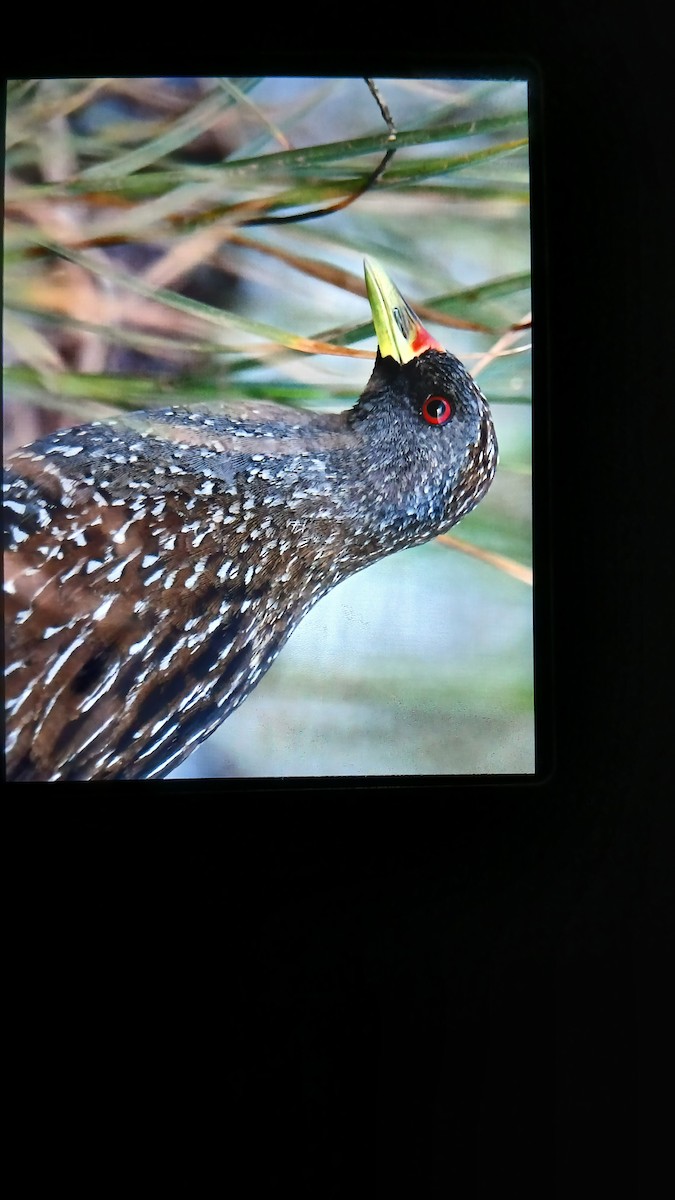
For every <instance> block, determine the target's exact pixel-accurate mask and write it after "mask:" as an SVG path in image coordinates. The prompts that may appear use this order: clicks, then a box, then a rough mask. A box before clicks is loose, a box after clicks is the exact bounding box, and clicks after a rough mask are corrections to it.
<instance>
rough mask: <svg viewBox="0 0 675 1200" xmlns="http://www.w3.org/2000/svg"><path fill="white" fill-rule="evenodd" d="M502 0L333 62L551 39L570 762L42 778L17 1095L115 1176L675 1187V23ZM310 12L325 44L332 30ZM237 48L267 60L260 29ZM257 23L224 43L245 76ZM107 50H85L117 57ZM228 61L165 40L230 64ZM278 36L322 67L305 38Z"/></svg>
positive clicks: (552, 319) (437, 64)
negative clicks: (673, 404)
mask: <svg viewBox="0 0 675 1200" xmlns="http://www.w3.org/2000/svg"><path fill="white" fill-rule="evenodd" d="M544 8H545V11H544ZM379 15H380V17H381V14H379ZM479 15H480V17H481V20H480V21H478V19H477V15H476V14H474V15H473V18H472V17H470V18H468V19H467V20H466V22H464V21H463V19H462V15H461V14H460V13H454V12H453V13H451V12H449V11H447V10H444V11H443V16H442V20H441V19H440V18H439V17H438V16H437V15H435V14H432V13H429V14H419V13H418V14H415V13H408V14H407V17H406V20H405V21H404V22H403V24H404V26H405V28H404V29H403V30H402V31H401V39H400V40H401V43H404V44H403V45H402V46H401V52H400V54H399V55H398V56H397V54H396V52H395V51H392V49H391V48H390V47H389V48H387V47H385V46H384V45H382V42H381V40H380V42H379V50H377V51H375V52H373V51H372V49H370V47H371V46H372V44H374V45H375V46H377V45H378V42H377V39H376V40H375V42H374V43H369V42H368V41H367V38H366V35H365V30H362V29H360V28H359V29H358V30H357V27H356V26H355V25H354V24H353V22H352V21H350V18H349V16H348V15H347V14H346V13H344V12H341V13H340V14H337V15H335V14H334V16H335V21H334V23H333V21H331V23H330V25H327V26H326V27H325V28H324V33H323V35H322V36H323V37H324V38H326V39H328V38H329V37H330V39H331V43H332V44H331V48H330V53H329V54H327V55H326V60H325V61H324V58H322V56H321V45H320V44H319V43H320V42H321V41H322V37H319V36H318V34H317V37H316V38H315V37H314V35H313V34H312V53H313V54H314V56H315V59H314V63H315V67H314V69H316V73H317V74H318V73H324V72H326V71H327V70H329V69H330V67H329V61H330V60H331V59H333V58H335V56H337V61H336V62H335V67H336V69H339V70H340V71H341V72H344V71H345V69H347V68H349V69H351V70H354V71H355V72H358V73H362V72H363V73H368V74H373V75H375V76H377V75H378V74H379V75H383V74H394V73H396V74H400V73H404V72H406V71H407V72H409V73H412V72H416V71H421V70H423V69H424V70H427V71H429V72H438V71H439V70H447V71H448V72H451V71H453V70H455V69H457V66H458V65H461V63H462V59H461V54H460V53H459V52H460V50H461V49H462V48H463V47H470V48H471V50H472V51H475V50H476V48H478V49H479V51H480V56H479V59H478V61H477V63H476V65H477V66H479V67H480V69H481V70H483V71H484V70H485V66H486V65H488V66H489V62H490V58H489V53H490V52H491V53H493V54H494V55H495V61H496V60H497V58H499V59H500V60H503V59H504V58H505V57H507V56H508V55H509V54H511V53H514V52H515V53H517V54H518V55H522V54H523V52H525V53H526V54H529V55H531V57H532V60H533V61H534V63H535V65H536V66H537V67H538V69H539V70H540V71H541V79H542V115H543V123H542V126H541V129H540V135H541V137H540V143H539V149H540V151H542V152H543V154H542V158H540V159H539V160H538V163H539V168H538V169H539V170H540V176H539V185H540V186H539V205H538V206H537V193H535V199H534V213H535V220H536V224H535V228H534V239H535V254H536V256H537V258H536V260H535V265H536V266H537V265H538V277H539V279H540V281H541V280H542V279H543V280H544V282H545V293H544V294H542V293H541V291H540V296H539V303H540V304H544V305H545V329H546V339H545V340H546V363H545V364H543V366H542V365H541V364H540V370H544V371H545V372H546V375H547V383H546V386H547V389H548V393H549V396H550V429H549V430H548V431H547V435H550V454H551V467H550V479H549V480H548V481H547V480H546V479H545V478H544V479H543V480H541V475H540V480H541V482H540V487H539V494H538V496H537V498H536V504H537V519H538V537H539V539H540V540H539V544H538V548H537V549H538V559H537V561H538V563H539V564H540V565H541V564H544V570H545V572H550V579H551V587H550V589H548V588H547V587H546V586H541V587H540V588H539V589H538V596H537V605H538V610H537V620H538V630H539V636H540V639H541V640H540V655H539V658H540V663H541V664H542V669H543V675H542V676H541V677H540V683H541V684H542V685H543V693H542V695H543V697H544V701H543V703H544V706H545V711H546V712H547V713H548V714H549V716H550V726H551V728H552V731H553V734H554V758H553V766H552V770H551V773H550V775H549V777H548V778H547V779H546V780H544V781H543V782H540V783H539V784H537V785H534V786H529V787H527V786H520V785H512V786H509V785H504V784H495V786H490V785H488V784H484V783H482V784H480V785H478V786H470V785H468V784H467V785H466V786H462V785H455V784H453V785H452V786H447V785H444V784H443V783H442V782H440V781H438V782H432V783H429V784H427V785H425V786H424V787H422V786H420V785H410V786H401V787H399V788H397V787H395V786H392V784H391V782H390V781H389V782H387V783H386V785H384V786H383V787H381V788H378V787H376V786H373V785H370V786H368V787H364V788H362V789H361V788H359V787H358V786H356V785H355V784H354V782H353V781H350V782H349V783H348V784H347V785H345V783H344V781H343V782H340V781H336V783H335V784H334V785H331V784H330V783H329V782H326V783H325V784H323V785H322V787H321V788H314V787H312V786H311V785H310V784H303V785H302V787H301V788H295V787H293V786H292V785H283V784H280V785H276V786H275V787H273V788H272V787H269V788H268V787H263V788H259V789H258V788H256V787H254V786H253V785H250V784H248V783H247V785H246V786H243V785H242V786H239V787H235V786H234V785H232V784H231V783H229V782H227V781H225V782H224V784H222V785H221V786H219V787H218V788H217V790H216V791H211V792H209V793H205V794H202V793H198V792H197V791H194V792H192V793H191V792H190V790H189V788H188V787H187V786H186V787H185V788H184V789H183V790H180V791H167V790H166V789H160V788H158V789H157V791H156V792H153V793H152V794H150V795H148V793H147V791H144V793H143V796H142V797H141V796H139V794H138V792H137V791H136V790H134V788H133V787H132V786H131V785H124V791H123V792H112V791H108V792H105V791H103V790H102V789H100V788H99V789H96V790H94V789H93V788H92V789H91V790H88V791H87V792H86V793H84V792H83V793H82V794H79V795H74V794H72V793H71V794H69V795H66V796H63V795H60V794H58V792H57V791H56V790H54V789H50V790H49V791H48V793H46V794H44V793H43V794H41V793H40V791H39V789H34V790H31V791H30V792H27V791H26V790H25V789H24V790H22V791H21V792H19V793H18V794H17V793H15V794H12V796H11V798H10V817H11V818H12V819H13V820H16V823H17V830H16V833H14V832H13V831H12V833H11V836H10V837H9V838H8V839H7V843H6V844H7V846H8V850H9V853H8V855H7V858H8V860H9V864H8V865H9V866H10V876H11V889H10V906H9V924H10V927H11V929H12V931H13V932H15V934H16V938H15V939H14V938H13V939H12V940H13V941H14V940H15V941H16V948H17V951H18V953H17V955H16V959H15V960H13V961H14V962H15V965H13V966H12V969H11V973H10V977H9V979H10V982H9V991H10V993H11V996H12V998H13V999H14V1000H16V1001H17V1004H16V1009H17V1015H16V1019H15V1022H13V1023H12V1025H11V1026H10V1033H11V1042H12V1050H17V1051H18V1060H19V1070H18V1072H17V1084H16V1092H13V1093H12V1095H13V1097H14V1098H15V1103H14V1104H13V1108H14V1112H15V1121H16V1126H17V1129H18V1131H19V1133H20V1134H21V1135H23V1137H25V1138H26V1141H27V1145H28V1147H30V1150H31V1153H30V1154H28V1155H26V1161H27V1162H28V1164H29V1169H31V1170H35V1171H37V1170H38V1169H39V1168H40V1166H41V1165H44V1166H46V1167H47V1169H48V1171H49V1174H50V1176H51V1177H53V1178H56V1179H59V1180H61V1179H63V1180H66V1179H68V1180H69V1182H70V1183H71V1184H72V1183H73V1182H75V1183H76V1184H77V1183H79V1184H80V1185H83V1184H86V1185H87V1186H88V1190H91V1184H92V1182H93V1183H94V1188H95V1190H98V1184H99V1181H105V1182H107V1181H108V1180H110V1181H111V1182H116V1183H117V1185H119V1183H120V1182H122V1184H123V1185H124V1186H128V1185H129V1181H131V1182H132V1183H133V1184H134V1185H137V1184H139V1183H140V1184H141V1186H143V1187H145V1188H147V1186H148V1184H150V1185H151V1186H154V1187H156V1186H157V1183H158V1181H159V1180H160V1177H162V1178H163V1177H164V1176H165V1175H168V1177H169V1179H170V1180H171V1181H172V1182H173V1184H174V1186H175V1187H180V1188H182V1189H183V1190H187V1189H189V1190H190V1191H191V1192H194V1191H196V1190H197V1189H199V1190H204V1187H205V1186H212V1184H210V1183H209V1182H208V1181H209V1180H211V1181H212V1182H215V1183H216V1186H218V1187H220V1188H225V1189H228V1190H232V1191H237V1190H238V1191H240V1193H241V1194H245V1195H250V1194H251V1195H256V1194H270V1193H271V1192H276V1191H281V1190H282V1188H283V1190H285V1191H287V1190H292V1191H293V1192H296V1193H297V1192H299V1191H302V1192H303V1193H304V1192H306V1193H307V1194H311V1195H313V1196H317V1197H319V1196H320V1197H326V1196H346V1195H354V1194H356V1195H361V1194H364V1195H365V1194H367V1195H374V1196H380V1195H382V1196H388V1195H389V1194H390V1193H392V1192H394V1191H395V1190H397V1191H401V1192H402V1193H403V1194H407V1195H411V1196H412V1195H414V1196H416V1197H417V1196H419V1197H427V1196H429V1197H436V1196H449V1195H454V1194H457V1195H458V1196H462V1197H464V1196H481V1197H482V1196H493V1195H495V1194H497V1193H499V1192H501V1191H502V1190H506V1189H507V1188H508V1189H510V1190H513V1191H517V1192H518V1193H519V1194H524V1193H527V1194H533V1195H537V1196H539V1197H549V1196H555V1197H567V1196H577V1195H578V1194H579V1193H580V1191H581V1190H582V1189H583V1190H588V1191H591V1190H592V1191H593V1192H595V1193H596V1194H598V1195H609V1194H616V1193H617V1192H618V1193H619V1194H624V1195H629V1196H643V1195H644V1196H649V1197H651V1196H653V1195H655V1194H658V1193H659V1187H660V1185H659V1183H658V1182H657V1181H658V1175H657V1174H656V1171H657V1168H656V1165H655V1164H656V1156H655V1151H656V1150H658V1148H659V1141H660V1139H659V1132H658V1130H659V1118H660V1116H661V1117H663V1116H666V1118H667V1117H668V1105H667V1102H666V1103H665V1104H664V1103H663V1102H662V1101H661V1097H660V1091H661V1089H662V1088H663V1089H665V1087H666V1084H667V1082H668V1081H667V1079H666V1078H665V1077H664V1076H665V1071H664V1067H665V1063H664V1058H665V1048H664V1047H665V1041H664V1034H665V1022H662V1021H660V1020H659V1002H660V1000H661V997H662V995H663V982H664V980H665V972H666V969H667V968H668V967H669V966H671V965H672V942H671V929H670V926H669V923H668V919H667V917H668V914H667V909H666V900H667V898H668V897H667V890H668V889H667V882H668V881H667V879H666V870H667V868H668V872H669V874H670V858H671V854H670V851H671V846H672V839H671V834H672V820H671V817H672V808H671V805H672V801H670V790H672V784H671V783H670V780H669V775H670V763H669V758H670V730H671V728H672V698H671V689H670V686H669V685H670V674H671V662H672V654H671V655H670V656H669V653H668V645H667V641H668V638H667V635H668V633H669V632H670V627H671V625H672V620H671V618H670V616H668V618H667V609H666V604H667V603H668V600H667V590H666V577H667V574H668V567H669V562H668V560H669V559H670V557H671V550H670V536H669V531H668V524H667V521H666V507H665V501H666V491H667V485H668V484H669V482H670V481H669V479H668V472H669V471H670V472H672V437H671V434H670V431H669V422H668V415H669V408H670V394H668V396H666V392H665V357H666V347H668V348H669V335H670V324H669V326H666V322H665V321H664V315H665V312H666V301H665V285H664V280H663V275H664V273H665V271H664V265H663V264H664V260H665V251H666V250H667V247H668V245H669V244H671V243H672V234H671V232H670V229H669V227H666V222H665V201H666V180H667V179H668V180H669V176H670V152H669V142H668V141H667V139H666V134H665V129H666V115H667V114H669V112H670V102H669V101H668V100H667V98H666V97H665V88H664V87H663V80H664V78H666V77H667V75H666V70H667V69H669V68H668V66H667V63H666V62H665V55H662V56H661V57H659V53H658V47H659V45H660V44H661V43H662V42H663V40H664V39H665V36H666V35H665V31H663V30H660V29H659V27H658V22H657V17H656V15H655V11H654V10H650V9H649V8H647V9H643V10H640V11H639V12H638V13H636V14H634V15H633V16H630V17H629V16H626V15H624V14H623V12H622V11H620V10H619V9H618V8H617V9H614V8H611V9H610V8H609V6H607V5H605V6H600V8H594V9H593V10H591V9H590V7H582V6H581V5H580V4H559V5H557V6H555V7H554V8H549V7H547V6H542V9H541V10H540V9H536V10H535V9H534V7H532V9H530V8H529V7H527V6H523V7H521V8H517V7H516V8H514V7H512V6H511V7H510V8H509V10H508V12H504V11H501V12H500V13H499V14H492V13H490V14H489V15H486V14H485V13H483V12H482V13H481V14H479ZM338 18H339V19H338ZM422 18H424V19H422ZM472 19H473V20H475V22H476V26H475V27H474V28H472V27H471V22H472ZM284 20H285V21H287V22H289V29H290V28H292V29H295V30H296V34H297V37H300V34H301V33H302V34H303V35H304V41H303V46H302V47H300V45H298V46H297V48H296V51H295V53H296V54H297V60H298V61H297V69H298V71H302V72H303V73H306V72H307V69H308V62H307V41H306V33H307V30H308V29H309V28H314V30H315V32H316V31H317V30H318V27H317V26H313V27H308V26H306V25H304V24H302V22H301V23H300V24H299V25H298V24H296V21H295V20H293V21H291V15H290V14H286V16H285V17H284ZM298 20H299V18H298ZM397 29H398V24H397V22H396V21H394V26H393V33H394V35H395V34H396V31H397ZM225 31H226V21H225V18H223V28H222V30H219V31H218V36H220V37H221V38H222V36H223V35H224V33H225ZM230 33H231V30H230ZM477 38H478V39H479V40H478V41H477ZM199 40H200V41H203V40H204V39H199ZM338 40H340V41H341V46H340V48H337V45H338ZM430 42H431V44H432V46H433V48H434V49H433V51H432V48H431V47H430V44H429V43H430ZM344 43H347V44H346V45H345V46H344V53H342V44H344ZM355 43H356V44H355ZM237 44H238V46H239V49H240V52H241V54H242V59H243V60H244V61H243V62H242V68H243V66H244V62H248V61H250V60H249V59H247V53H246V52H247V51H251V53H252V47H251V46H249V45H248V43H247V42H246V40H245V39H244V41H242V39H241V38H239V39H237ZM325 48H326V50H328V47H327V46H326V47H325ZM230 49H231V41H230V40H228V39H225V44H224V45H221V47H219V52H218V56H219V58H220V57H222V60H223V61H222V64H220V65H219V66H218V67H217V69H218V70H220V71H223V70H227V72H228V73H238V72H239V71H240V68H239V66H238V65H237V64H236V62H235V63H234V64H233V63H232V55H231V53H230ZM256 49H258V50H259V48H257V47H256ZM67 57H68V56H67V55H66V56H65V58H66V59H67ZM96 57H97V56H96V53H95V52H93V53H91V54H88V55H87V56H86V61H87V65H86V68H84V69H83V68H82V67H80V68H79V69H78V70H74V68H73V64H72V63H66V61H65V59H64V62H63V73H68V74H86V75H88V76H91V75H92V74H98V73H100V74H103V73H110V68H109V65H106V66H105V67H104V66H103V62H101V63H100V64H99V63H98V62H97V61H96ZM185 57H186V58H188V59H189V57H190V54H189V49H188V50H187V52H186V54H185ZM208 57H209V56H207V58H208ZM235 57H236V56H235ZM101 58H102V59H103V60H104V58H105V56H104V55H102V56H101ZM196 58H198V59H199V61H198V62H196V61H190V62H188V61H185V62H183V60H182V58H180V57H179V59H178V60H177V61H174V62H173V63H171V64H170V65H169V64H167V62H166V61H163V62H162V70H163V71H167V70H169V69H170V70H176V65H177V62H180V68H179V71H180V73H188V72H189V71H192V70H193V69H195V68H196V69H197V70H198V71H199V72H201V73H209V72H210V71H212V70H213V68H214V64H213V63H212V62H209V61H203V58H202V57H200V56H199V55H196ZM355 58H356V62H355V61H354V59H355ZM345 60H346V61H345ZM466 61H467V64H468V59H467V60H466ZM139 65H140V64H139ZM129 67H130V64H129V63H128V61H125V62H124V63H123V64H121V65H120V67H119V68H118V70H119V71H120V72H121V71H122V70H123V71H124V72H125V73H133V72H132V71H130V70H129ZM264 67H265V70H266V71H267V72H271V71H273V70H275V69H277V70H279V71H283V72H285V73H288V72H289V71H290V72H292V71H293V70H294V51H293V49H292V46H289V48H288V49H287V50H285V51H284V55H283V59H282V60H281V61H279V62H278V64H275V62H274V61H266V62H264ZM246 69H248V67H247V68H246ZM256 69H258V68H257V66H256ZM50 72H51V73H61V71H60V70H59V71H56V72H55V68H54V65H53V62H52V66H51V68H50V69H49V70H41V71H40V73H41V74H45V73H50ZM152 72H153V67H152V64H148V61H147V59H146V60H145V62H144V63H143V67H142V73H143V74H150V73H152ZM35 73H36V68H35V64H34V63H33V65H31V66H30V67H29V68H28V69H26V68H25V67H23V68H22V69H21V70H19V69H17V68H16V67H15V66H14V64H13V65H12V70H11V74H12V75H13V76H16V75H23V74H35ZM177 73H178V72H177ZM570 162H574V163H576V164H577V165H578V180H579V186H578V188H575V189H572V190H571V189H570V185H569V164H570ZM536 170H537V164H535V172H536ZM534 182H535V184H536V182H537V180H536V178H535V180H534ZM669 220H670V218H669ZM580 272H583V287H581V288H580ZM580 294H582V295H583V297H584V300H583V304H582V305H580V303H579V295H580ZM536 300H537V297H536V296H535V301H536ZM542 341H543V339H542ZM600 364H601V370H600ZM535 388H537V389H538V391H537V394H541V391H540V390H539V389H540V388H541V379H540V381H539V382H537V381H536V380H535ZM547 482H548V484H549V486H546V485H547ZM668 490H670V489H669V488H668ZM668 611H669V610H668ZM549 696H552V704H551V706H550V707H549V704H548V697H549ZM195 787H196V785H195ZM225 789H227V791H226V790H225ZM659 1076H661V1079H662V1083H661V1086H660V1087H659V1084H658V1081H659ZM671 1115H672V1112H671ZM139 1164H140V1165H139ZM242 1172H245V1183H244V1184H243V1185H242V1184H241V1183H235V1180H239V1179H240V1177H241V1175H242Z"/></svg>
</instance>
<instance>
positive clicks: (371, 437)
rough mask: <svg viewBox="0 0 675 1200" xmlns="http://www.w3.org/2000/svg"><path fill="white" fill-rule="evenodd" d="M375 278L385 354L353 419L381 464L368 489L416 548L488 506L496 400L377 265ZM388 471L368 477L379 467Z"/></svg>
mask: <svg viewBox="0 0 675 1200" xmlns="http://www.w3.org/2000/svg"><path fill="white" fill-rule="evenodd" d="M365 277H366V287H367V291H368V298H369V301H370V306H371V310H372V314H373V322H374V326H375V333H376V335H377V340H378V352H377V358H376V361H375V367H374V370H373V373H372V375H371V377H370V380H369V382H368V384H367V386H366V388H365V391H364V392H363V395H362V396H361V399H360V400H359V402H358V404H357V405H356V407H355V409H354V410H352V411H353V414H354V417H353V420H354V424H355V427H356V428H359V429H360V434H361V437H362V438H363V440H364V441H365V442H366V443H367V444H368V445H370V446H372V445H373V443H374V442H376V443H377V447H378V454H377V456H375V457H374V456H372V454H371V455H369V458H368V465H366V466H365V476H366V478H365V479H364V482H365V483H366V485H367V486H368V487H369V488H370V489H371V490H372V491H373V492H376V493H377V497H378V500H379V504H378V511H379V519H380V521H381V522H383V523H385V522H386V524H387V525H389V524H391V525H392V526H395V527H400V528H401V529H402V530H405V539H403V538H402V539H401V540H402V541H403V540H405V543H406V544H415V543H417V542H423V541H425V540H427V539H428V538H430V537H432V536H434V534H436V533H441V532H443V530H445V529H449V528H450V527H451V526H452V525H455V524H456V523H457V521H459V520H460V519H461V518H462V517H463V516H465V515H466V513H467V512H469V511H470V510H471V509H472V508H473V507H474V506H475V505H476V504H477V503H478V502H479V500H481V498H482V497H483V496H484V494H485V492H486V491H487V489H488V488H489V486H490V484H491V482H492V479H493V478H494V474H495V470H496V466H497V439H496V435H495V430H494V425H493V423H492V417H491V414H490V409H489V406H488V403H487V400H486V399H485V397H484V396H483V394H482V392H481V391H480V389H479V388H478V387H477V385H476V384H475V382H474V381H473V379H472V378H471V376H470V374H469V373H468V371H467V370H466V368H465V367H464V366H463V365H462V363H461V362H460V361H459V359H457V358H456V357H455V356H454V355H453V354H449V353H448V352H447V351H446V350H444V349H443V347H442V346H441V345H440V343H439V342H438V341H437V340H436V339H435V338H434V337H432V335H431V334H430V333H429V332H428V331H427V330H426V329H425V328H424V326H423V325H422V323H421V321H420V319H419V317H418V316H417V315H416V313H415V312H414V311H413V309H412V308H411V307H410V305H409V304H408V303H407V301H406V300H404V298H403V296H402V295H401V293H400V292H399V290H398V288H397V287H396V286H395V285H394V284H393V283H392V281H391V280H390V279H389V277H388V276H387V275H386V274H385V272H384V271H383V269H382V267H380V266H379V265H378V264H377V263H375V262H373V260H372V259H367V260H366V262H365ZM373 462H376V463H377V464H378V468H377V469H376V470H375V471H373V472H372V475H371V478H370V479H368V478H367V476H368V474H369V470H370V464H372V463H373Z"/></svg>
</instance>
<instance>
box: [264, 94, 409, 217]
mask: <svg viewBox="0 0 675 1200" xmlns="http://www.w3.org/2000/svg"><path fill="white" fill-rule="evenodd" d="M366 83H367V84H368V87H369V89H370V92H371V95H372V96H373V97H374V98H375V100H376V101H377V105H378V107H379V110H380V112H381V113H382V116H383V118H384V120H385V122H386V125H387V128H388V130H389V141H390V142H396V126H395V125H394V122H393V119H392V116H391V113H390V112H389V109H388V108H387V105H386V104H385V102H384V100H383V99H382V97H381V96H380V93H379V91H378V90H377V87H376V86H375V83H374V81H373V80H372V79H366ZM396 150H397V147H396V145H393V146H390V147H389V149H388V150H387V151H385V154H384V156H383V158H382V160H381V161H380V162H379V163H378V165H377V166H376V168H375V170H374V171H371V173H370V175H368V176H367V177H366V179H365V180H364V181H363V183H362V184H360V185H359V187H357V188H356V189H355V190H354V191H353V192H351V193H350V194H349V195H348V196H345V197H344V199H342V200H338V201H337V203H336V204H330V205H329V206H328V208H310V209H309V210H308V211H307V212H304V213H287V214H286V215H285V216H282V217H275V216H268V217H252V218H251V219H250V220H249V221H242V222H241V224H242V225H291V224H294V223H295V222H296V221H312V220H314V219H315V218H316V217H327V216H328V215H329V214H330V213H335V212H340V210H341V209H343V208H348V207H349V205H350V204H353V203H354V201H355V200H358V199H359V197H360V196H363V194H364V192H367V191H368V190H369V189H370V188H371V187H372V186H373V184H374V183H376V182H377V180H378V179H379V178H380V175H382V173H383V171H384V170H385V168H386V166H387V163H388V162H389V161H390V159H392V158H393V156H394V154H395V153H396Z"/></svg>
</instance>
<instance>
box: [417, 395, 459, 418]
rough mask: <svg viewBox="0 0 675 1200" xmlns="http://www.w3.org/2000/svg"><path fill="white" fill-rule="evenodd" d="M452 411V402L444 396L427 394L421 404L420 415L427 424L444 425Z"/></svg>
mask: <svg viewBox="0 0 675 1200" xmlns="http://www.w3.org/2000/svg"><path fill="white" fill-rule="evenodd" d="M452 413H453V408H452V404H451V403H450V401H449V400H448V399H447V397H446V396H427V398H426V400H425V401H424V404H423V405H422V416H423V417H424V420H425V421H428V423H429V425H445V423H446V421H449V420H450V417H451V416H452Z"/></svg>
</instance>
